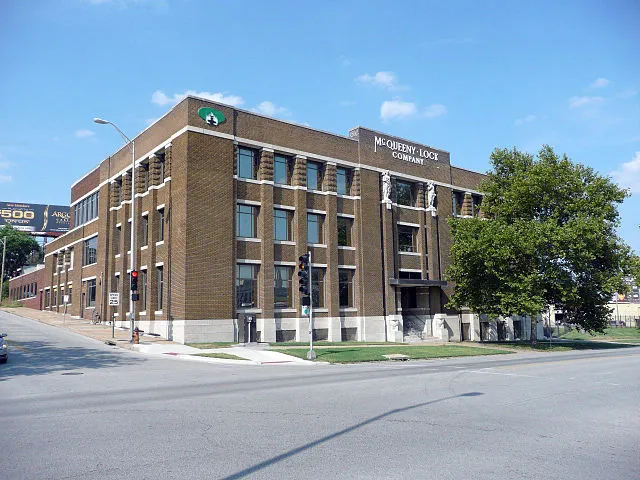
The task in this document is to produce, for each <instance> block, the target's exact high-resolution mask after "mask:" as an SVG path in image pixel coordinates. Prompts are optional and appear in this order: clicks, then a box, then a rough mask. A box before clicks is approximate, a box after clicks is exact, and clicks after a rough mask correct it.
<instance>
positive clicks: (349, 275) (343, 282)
mask: <svg viewBox="0 0 640 480" xmlns="http://www.w3.org/2000/svg"><path fill="white" fill-rule="evenodd" d="M353 279H354V275H353V270H347V269H342V268H340V269H338V284H339V289H340V306H341V307H344V308H346V307H353Z"/></svg>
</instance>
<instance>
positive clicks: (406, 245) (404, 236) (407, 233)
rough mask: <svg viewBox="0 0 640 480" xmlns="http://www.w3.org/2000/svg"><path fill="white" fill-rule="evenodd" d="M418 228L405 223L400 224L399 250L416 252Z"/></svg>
mask: <svg viewBox="0 0 640 480" xmlns="http://www.w3.org/2000/svg"><path fill="white" fill-rule="evenodd" d="M415 237H416V229H415V228H414V227H407V226H405V225H398V251H400V252H415V251H416V242H415Z"/></svg>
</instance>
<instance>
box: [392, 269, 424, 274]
mask: <svg viewBox="0 0 640 480" xmlns="http://www.w3.org/2000/svg"><path fill="white" fill-rule="evenodd" d="M398 271H399V272H408V273H422V270H421V269H419V268H399V269H398Z"/></svg>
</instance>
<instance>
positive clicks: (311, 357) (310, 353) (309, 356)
mask: <svg viewBox="0 0 640 480" xmlns="http://www.w3.org/2000/svg"><path fill="white" fill-rule="evenodd" d="M307 255H309V296H310V297H311V301H310V302H309V351H308V352H307V359H309V360H315V359H316V357H317V355H316V352H314V351H313V280H312V279H313V276H312V275H311V269H312V267H311V251H309V252H307Z"/></svg>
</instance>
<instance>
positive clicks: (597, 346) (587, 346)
mask: <svg viewBox="0 0 640 480" xmlns="http://www.w3.org/2000/svg"><path fill="white" fill-rule="evenodd" d="M484 345H491V346H495V347H502V348H513V349H514V350H529V351H536V352H540V351H544V352H568V351H569V350H607V349H612V348H627V347H632V346H634V345H620V344H616V343H609V342H597V341H582V340H576V341H566V342H558V341H557V340H556V341H553V342H552V343H551V345H549V341H545V340H538V342H537V343H536V344H535V346H534V347H532V346H531V344H530V343H529V341H528V340H523V341H518V342H484Z"/></svg>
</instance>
